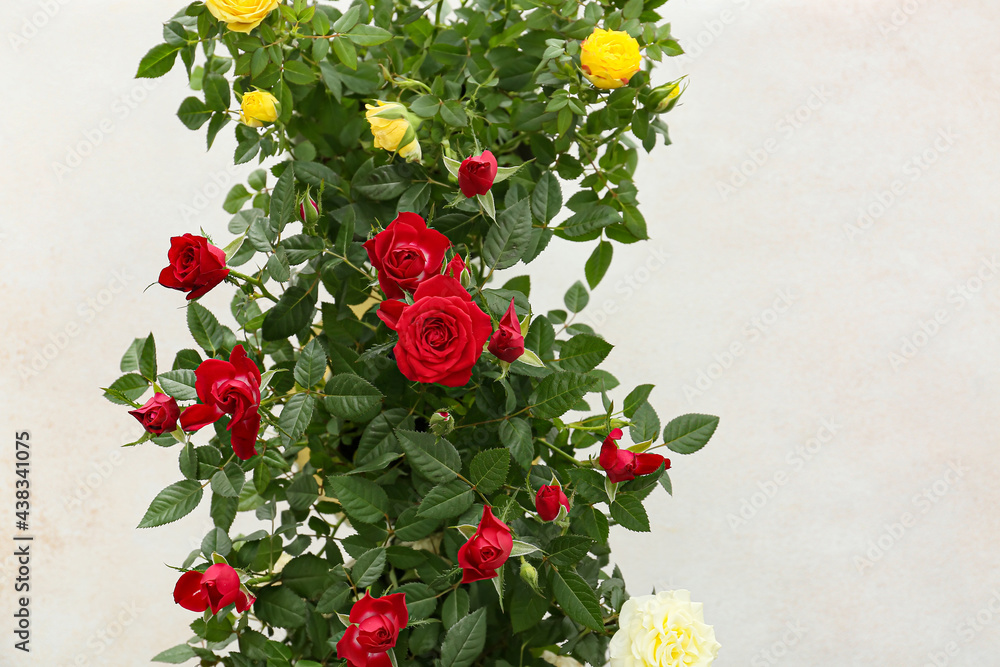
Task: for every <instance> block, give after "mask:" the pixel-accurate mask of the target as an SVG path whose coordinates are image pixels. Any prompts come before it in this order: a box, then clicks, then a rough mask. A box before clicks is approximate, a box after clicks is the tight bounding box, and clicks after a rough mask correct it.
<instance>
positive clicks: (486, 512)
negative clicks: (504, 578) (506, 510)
mask: <svg viewBox="0 0 1000 667" xmlns="http://www.w3.org/2000/svg"><path fill="white" fill-rule="evenodd" d="M513 548H514V537H513V535H511V532H510V528H509V527H508V526H507V524H505V523H504V522H503V521H501V520H500V519H498V518H496V517H495V516H493V510H492V508H491V507H490V506H489V505H487V506H486V507H483V518H482V519H480V520H479V527H478V528H477V529H476V532H475V534H474V535H473V536H472V537H470V538H469V541H468V542H466V543H465V544H463V545H462V546H461V547H459V549H458V564H459V565H460V566H461V567H462V583H463V584H468V583H471V582H473V581H480V580H481V579H492V578H494V577H496V576H497V570H498V569H499V568H501V567H503V564H504V563H506V562H507V558H508V557H510V551H511V549H513Z"/></svg>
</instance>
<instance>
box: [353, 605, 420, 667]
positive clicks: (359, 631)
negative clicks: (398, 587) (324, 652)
mask: <svg viewBox="0 0 1000 667" xmlns="http://www.w3.org/2000/svg"><path fill="white" fill-rule="evenodd" d="M350 621H351V624H350V625H349V626H348V627H347V632H345V633H344V636H343V637H341V638H340V641H338V642H337V657H338V658H339V659H341V660H347V665H348V667H391V666H392V660H391V659H390V658H389V656H388V654H387V653H386V651H388V650H389V649H391V648H392V647H393V646H395V645H396V639H397V638H398V637H399V631H400V630H402V629H404V628H405V627H406V625H407V624H408V623H409V622H410V615H409V612H408V611H407V610H406V594H405V593H393V594H392V595H386V596H383V597H380V598H373V597H372V596H371V594H370V593H365V596H364V597H363V598H361V599H360V600H358V601H357V602H355V603H354V606H353V607H351V614H350Z"/></svg>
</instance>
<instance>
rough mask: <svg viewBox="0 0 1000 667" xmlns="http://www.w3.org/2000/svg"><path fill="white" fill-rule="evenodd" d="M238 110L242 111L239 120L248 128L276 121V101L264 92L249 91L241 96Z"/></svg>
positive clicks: (272, 96)
mask: <svg viewBox="0 0 1000 667" xmlns="http://www.w3.org/2000/svg"><path fill="white" fill-rule="evenodd" d="M240 109H241V110H242V111H243V113H242V114H241V115H240V120H241V121H243V124H244V125H248V126H250V127H261V126H262V125H263V124H264V123H273V122H274V121H276V120H278V99H277V98H276V97H275V96H274V95H272V94H271V93H269V92H267V91H266V90H251V91H250V92H249V93H246V94H245V95H243V101H242V102H241V103H240Z"/></svg>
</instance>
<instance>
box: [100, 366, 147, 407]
mask: <svg viewBox="0 0 1000 667" xmlns="http://www.w3.org/2000/svg"><path fill="white" fill-rule="evenodd" d="M147 389H149V380H147V379H146V378H144V377H142V376H141V375H139V374H138V373H127V374H125V375H123V376H121V377H120V378H118V379H117V380H115V381H114V382H112V383H111V386H109V387H108V388H107V390H105V392H104V398H106V399H108V400H109V401H111V402H112V403H117V404H118V405H131V403H130V401H134V400H136V399H138V398H139V397H140V396H142V395H143V394H145V393H146V390H147Z"/></svg>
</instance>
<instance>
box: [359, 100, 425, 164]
mask: <svg viewBox="0 0 1000 667" xmlns="http://www.w3.org/2000/svg"><path fill="white" fill-rule="evenodd" d="M365 109H367V111H366V112H365V118H367V119H368V124H369V125H371V128H372V136H373V137H375V148H381V149H383V150H387V151H397V152H398V153H399V155H400V156H401V157H403V158H405V159H406V160H410V161H414V160H420V158H421V155H422V154H421V151H420V142H418V141H417V132H416V130H415V129H414V127H413V125H412V124H411V123H410V115H409V112H407V110H406V107H404V106H403V105H402V104H400V103H399V102H383V101H381V100H379V101H378V106H372V105H371V104H366V105H365Z"/></svg>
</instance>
